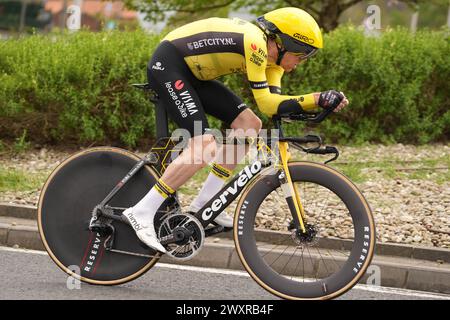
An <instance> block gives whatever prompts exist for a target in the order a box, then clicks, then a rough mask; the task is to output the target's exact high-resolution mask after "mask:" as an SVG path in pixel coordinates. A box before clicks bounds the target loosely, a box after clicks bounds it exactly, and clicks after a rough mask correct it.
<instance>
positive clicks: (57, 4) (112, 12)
mask: <svg viewBox="0 0 450 320" xmlns="http://www.w3.org/2000/svg"><path fill="white" fill-rule="evenodd" d="M44 3H45V10H46V11H49V12H51V13H52V25H53V27H63V26H65V21H66V19H67V13H66V12H67V8H68V7H69V6H71V5H78V6H79V7H80V8H81V14H82V16H81V27H87V28H89V29H90V30H91V31H100V30H102V29H104V28H109V29H113V28H115V27H117V26H118V25H127V24H130V25H131V24H133V23H136V24H138V14H137V13H136V12H135V11H130V10H127V9H126V8H125V6H124V4H123V2H122V1H101V0H70V1H69V0H45V1H44Z"/></svg>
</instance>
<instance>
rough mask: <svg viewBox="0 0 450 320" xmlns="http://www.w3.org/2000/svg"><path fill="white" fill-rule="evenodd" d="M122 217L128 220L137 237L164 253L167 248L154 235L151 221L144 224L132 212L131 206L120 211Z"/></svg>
mask: <svg viewBox="0 0 450 320" xmlns="http://www.w3.org/2000/svg"><path fill="white" fill-rule="evenodd" d="M122 214H123V215H124V217H126V218H127V220H128V222H130V224H131V226H132V227H133V230H134V231H135V232H136V235H137V237H138V238H139V239H140V240H141V241H142V242H143V243H145V244H146V245H147V246H149V247H150V248H153V249H155V250H158V251H160V252H162V253H166V252H167V250H166V249H165V248H164V247H163V246H162V244H161V243H159V240H158V237H157V236H156V232H155V226H154V225H153V223H147V224H144V223H142V222H140V221H138V220H137V219H136V217H135V216H134V214H133V207H131V208H128V209H126V210H125V211H124V212H122Z"/></svg>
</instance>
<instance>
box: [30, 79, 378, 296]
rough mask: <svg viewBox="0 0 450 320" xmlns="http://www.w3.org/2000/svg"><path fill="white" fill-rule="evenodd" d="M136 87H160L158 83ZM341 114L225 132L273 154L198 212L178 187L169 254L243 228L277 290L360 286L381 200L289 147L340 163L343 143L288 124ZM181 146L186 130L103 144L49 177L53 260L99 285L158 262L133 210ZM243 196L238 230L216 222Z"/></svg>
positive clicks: (46, 208)
mask: <svg viewBox="0 0 450 320" xmlns="http://www.w3.org/2000/svg"><path fill="white" fill-rule="evenodd" d="M135 87H138V88H141V89H144V90H147V91H149V90H150V89H149V86H148V84H143V85H135ZM151 93H152V92H151ZM151 100H152V101H153V102H154V103H155V106H156V116H157V121H158V127H157V131H158V136H162V135H164V134H167V114H166V113H165V109H164V106H162V105H161V103H160V102H159V100H158V98H157V96H156V94H155V93H154V92H153V93H152V95H151ZM331 112H332V110H331V109H327V110H324V111H322V112H321V113H301V114H289V115H275V116H274V117H273V118H272V121H273V124H274V127H275V128H276V129H278V130H279V137H278V138H277V140H276V141H275V142H273V141H261V139H250V138H248V139H244V141H243V142H242V140H241V141H237V140H238V139H235V140H234V141H232V142H230V141H228V142H227V141H225V143H255V144H256V146H257V149H258V151H259V153H260V154H262V156H259V157H257V158H256V160H254V161H253V162H252V163H250V164H249V165H247V166H245V167H244V168H243V169H242V170H240V171H239V173H237V174H236V176H234V177H233V178H231V179H230V180H229V182H228V183H227V184H226V185H225V186H224V187H223V189H222V190H220V191H219V192H218V193H217V194H216V195H215V196H214V197H213V198H212V199H211V200H210V201H209V202H208V203H206V204H205V205H204V206H203V208H201V209H200V210H199V211H198V212H197V213H194V214H190V213H187V212H183V208H182V206H181V204H180V201H179V199H178V195H177V194H174V195H173V196H171V197H169V198H168V199H167V200H166V201H165V202H164V203H163V205H162V206H161V207H160V208H159V210H158V212H157V214H156V216H155V221H154V224H155V228H156V231H157V234H158V236H159V239H160V242H161V244H162V245H164V246H165V248H166V249H167V253H166V255H168V256H170V257H171V258H172V259H175V260H182V261H185V260H189V259H192V258H193V257H195V255H196V254H197V253H198V252H199V251H200V250H201V249H202V247H203V246H204V244H205V238H206V237H209V236H212V235H215V234H218V233H221V232H232V233H233V238H234V243H235V249H236V253H237V255H238V256H239V258H240V260H241V262H242V265H243V267H244V268H245V269H246V271H247V272H248V273H249V274H250V276H251V277H252V278H253V279H254V280H255V281H256V282H257V283H258V284H259V285H260V286H262V287H263V288H264V289H266V290H267V291H269V292H270V293H272V294H274V295H276V296H279V297H281V298H285V299H331V298H335V297H337V296H339V295H341V294H343V293H345V292H346V291H348V290H350V289H351V288H352V287H353V286H354V285H355V284H356V283H357V282H358V281H359V280H360V279H361V278H362V277H363V275H364V274H365V271H366V269H367V268H368V266H369V264H370V262H371V260H372V256H373V253H374V247H375V237H376V236H375V224H374V219H373V217H372V213H371V210H370V207H369V205H368V203H367V201H366V199H365V198H364V196H363V195H362V193H361V192H360V191H359V190H358V188H357V187H356V186H355V185H354V184H353V183H352V182H351V181H350V180H349V179H348V178H347V177H346V176H344V175H343V174H341V173H339V172H338V171H336V170H334V169H332V168H331V167H329V166H328V165H326V164H320V163H315V162H308V161H291V160H290V158H291V154H290V151H289V146H290V147H292V148H296V149H299V150H301V151H302V152H306V153H310V154H333V155H334V157H333V159H332V160H334V159H336V158H337V156H338V155H339V153H338V150H337V149H336V148H335V147H331V146H325V147H324V146H323V144H322V140H321V138H320V137H319V136H316V135H307V136H305V137H286V136H284V134H283V127H282V126H283V123H284V122H285V121H306V122H311V123H319V122H321V121H322V120H324V119H325V118H326V117H327V116H328V115H329V114H330V113H331ZM250 140H252V141H250ZM255 141H256V142H255ZM311 144H313V146H311ZM178 146H179V141H177V139H174V138H161V139H159V140H158V143H156V144H155V145H154V146H153V147H152V149H151V150H150V152H149V153H148V154H146V155H145V156H144V157H142V158H140V157H139V156H137V155H136V154H134V153H132V152H130V151H127V150H123V149H119V148H113V147H95V148H88V149H86V150H83V151H81V152H78V153H76V154H74V155H72V156H70V157H69V158H68V159H66V160H65V161H63V162H62V163H61V164H60V165H59V166H58V167H57V168H56V169H55V170H54V171H53V172H52V173H51V175H50V176H49V178H48V179H47V181H46V182H45V185H44V186H43V188H42V192H41V195H40V199H39V205H38V227H39V232H40V235H41V239H42V241H43V243H44V246H45V249H46V250H47V252H48V253H49V255H50V257H51V258H52V259H53V261H54V262H55V263H56V264H57V265H58V266H59V267H60V268H61V269H62V270H63V271H65V272H66V273H68V274H69V275H72V276H74V277H78V278H79V279H81V280H82V281H84V282H87V283H90V284H96V285H118V284H122V283H125V282H127V281H131V280H134V279H136V278H137V277H139V276H141V275H143V274H144V273H145V272H147V271H148V270H149V269H151V268H152V267H153V266H154V265H155V264H156V263H157V262H158V260H159V259H160V257H161V256H162V254H161V253H159V252H156V251H154V250H152V249H150V248H148V247H147V246H145V245H144V244H143V243H142V242H140V241H139V239H138V238H137V236H136V234H135V233H134V231H133V229H132V227H131V226H130V225H129V224H128V222H127V220H126V219H125V218H124V217H123V216H122V212H123V210H125V209H126V208H128V207H130V206H133V205H134V204H136V203H137V202H138V201H139V200H140V199H141V198H142V197H143V196H144V195H145V194H146V193H147V192H148V191H149V190H150V188H151V187H152V186H153V185H154V184H155V183H156V181H157V180H158V179H159V177H160V176H161V175H162V173H163V172H164V169H165V168H166V167H167V165H168V164H169V163H170V161H171V159H173V158H174V157H173V154H174V153H179V152H181V150H179V149H178ZM275 147H276V148H277V149H278V152H273V149H275ZM239 195H241V196H240V198H239V201H238V203H237V205H236V210H235V214H234V225H233V228H232V231H231V230H229V229H226V228H223V227H222V226H220V225H215V224H214V223H213V220H214V219H215V218H216V217H217V216H218V215H219V214H220V213H221V212H222V211H223V210H225V209H226V208H227V207H228V206H229V205H230V204H231V203H232V202H233V201H234V200H235V199H237V198H238V196H239ZM73 266H77V267H78V268H76V269H78V271H79V274H77V272H75V271H74V268H73Z"/></svg>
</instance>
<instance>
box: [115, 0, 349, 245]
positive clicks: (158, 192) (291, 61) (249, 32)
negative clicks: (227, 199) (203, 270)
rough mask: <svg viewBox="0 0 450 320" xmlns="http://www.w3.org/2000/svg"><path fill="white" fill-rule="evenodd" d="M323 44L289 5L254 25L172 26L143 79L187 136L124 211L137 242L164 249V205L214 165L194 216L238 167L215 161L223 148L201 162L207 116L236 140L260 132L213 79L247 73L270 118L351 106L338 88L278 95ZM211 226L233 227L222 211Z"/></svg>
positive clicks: (309, 21)
mask: <svg viewBox="0 0 450 320" xmlns="http://www.w3.org/2000/svg"><path fill="white" fill-rule="evenodd" d="M322 47H323V43H322V34H321V31H320V28H319V26H318V25H317V23H316V21H315V20H314V18H313V17H311V16H310V15H309V14H308V13H307V12H305V11H303V10H301V9H299V8H293V7H289V8H281V9H277V10H274V11H271V12H269V13H267V14H265V15H263V16H261V17H259V18H257V25H254V24H252V23H249V22H247V21H244V20H241V19H237V18H234V19H223V18H209V19H205V20H200V21H197V22H193V23H190V24H187V25H185V26H182V27H180V28H178V29H175V30H174V31H172V32H170V33H169V34H168V35H167V36H166V37H165V38H164V39H163V40H162V41H161V43H160V45H159V46H158V47H157V49H156V50H155V52H154V54H153V56H152V58H151V60H150V61H149V64H148V66H147V75H148V80H149V83H150V85H151V87H152V89H153V90H155V91H156V92H157V94H158V95H159V98H160V99H162V100H163V103H164V105H165V107H166V108H167V111H168V113H169V116H170V117H171V119H172V120H174V121H175V123H176V124H177V125H178V126H179V127H180V128H184V129H186V130H188V131H189V133H190V134H191V137H192V138H191V139H190V140H189V142H188V146H187V148H186V149H185V150H184V151H183V153H182V154H181V155H180V156H179V157H178V158H176V159H175V160H174V161H173V162H172V163H171V164H170V165H169V166H168V167H167V169H166V170H165V172H164V174H163V176H162V177H161V178H160V179H159V180H158V182H157V183H156V184H155V185H154V186H153V188H152V189H151V190H150V191H149V193H148V194H147V195H146V196H145V197H144V198H142V200H140V201H139V202H138V203H137V204H136V205H135V206H133V207H131V208H128V209H127V210H125V211H124V213H123V214H124V216H125V217H127V219H128V220H129V222H130V223H131V225H132V226H133V228H134V230H135V232H136V234H137V236H138V237H139V239H140V240H141V241H143V242H144V243H145V244H147V245H148V246H149V247H152V248H154V249H156V250H158V251H160V252H163V253H164V252H166V250H165V249H164V247H163V246H162V245H161V244H160V243H159V241H158V238H157V236H156V232H155V228H154V226H153V219H154V216H155V214H156V211H157V210H158V208H159V207H160V206H161V204H162V203H163V202H164V200H165V199H166V198H167V197H168V196H170V195H171V194H173V193H174V192H175V190H177V188H179V187H180V186H181V185H182V184H184V183H185V182H186V181H187V180H188V179H189V178H190V177H192V176H193V175H194V174H195V173H196V172H197V171H198V170H200V169H201V168H203V167H205V166H206V165H207V164H208V163H209V162H210V161H212V166H211V171H210V174H209V176H208V177H207V179H206V181H205V182H204V185H203V187H202V189H201V191H200V193H199V195H198V196H197V198H196V199H195V200H194V201H193V202H192V204H191V206H190V211H193V212H197V211H198V210H199V209H200V208H201V207H202V206H203V205H204V204H206V203H207V201H208V200H210V199H211V198H212V197H213V196H214V195H215V194H216V193H217V192H218V191H220V189H221V188H222V187H223V185H224V182H225V180H226V179H227V178H228V177H229V176H230V173H231V171H232V170H233V169H234V168H235V166H236V164H237V162H238V161H237V160H236V159H235V160H236V161H234V163H232V164H230V163H224V161H220V159H222V160H223V159H225V158H226V157H224V153H226V150H225V149H224V148H223V147H221V148H218V150H216V152H215V158H212V157H209V158H204V157H203V152H202V151H203V150H204V149H205V148H208V147H211V146H212V145H215V141H214V136H213V135H212V134H211V133H210V132H209V131H208V129H209V124H208V121H207V118H206V114H210V115H212V116H214V117H216V118H218V119H220V120H222V121H224V122H225V123H227V124H228V125H229V126H230V128H231V129H233V133H232V135H234V136H239V135H242V133H241V132H245V134H246V135H254V136H256V135H257V134H258V132H259V131H260V129H261V120H260V119H259V118H258V117H257V116H256V115H255V114H254V113H253V112H252V111H251V110H250V109H249V108H248V107H247V106H246V105H245V104H244V103H243V101H242V100H241V99H240V98H239V97H237V96H236V95H235V94H234V93H233V92H231V91H230V90H229V89H228V88H227V87H225V86H224V85H223V84H222V83H221V82H219V81H217V80H215V79H216V78H217V77H219V76H222V75H225V74H230V73H234V72H242V73H246V74H247V78H248V81H249V83H250V87H251V89H252V93H253V96H254V98H255V100H256V103H257V105H258V108H259V110H260V111H261V112H263V113H265V114H267V115H269V116H272V115H274V114H287V113H297V112H305V111H306V112H307V111H312V110H315V109H316V108H317V107H322V108H327V107H331V106H335V105H336V104H337V105H338V107H337V108H336V109H335V111H339V110H341V109H342V108H344V107H345V106H346V105H348V100H347V99H346V97H345V95H344V94H343V93H342V92H337V91H335V90H329V91H325V92H317V93H311V94H305V95H298V96H288V95H282V94H281V85H280V83H281V78H282V76H283V73H284V72H285V71H286V72H291V71H292V70H294V69H295V68H296V67H297V65H298V64H299V63H301V62H303V61H305V60H306V59H308V58H310V57H312V56H313V55H314V54H315V53H317V51H318V50H319V49H320V48H322ZM214 221H215V222H216V223H218V224H221V225H223V226H224V227H232V225H233V219H232V218H231V217H230V216H228V215H226V214H225V213H221V214H220V215H219V216H217V218H216V219H215V220H214Z"/></svg>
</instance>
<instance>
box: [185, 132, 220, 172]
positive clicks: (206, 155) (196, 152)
mask: <svg viewBox="0 0 450 320" xmlns="http://www.w3.org/2000/svg"><path fill="white" fill-rule="evenodd" d="M190 146H191V149H192V160H193V161H194V163H195V164H199V165H201V166H202V167H204V166H206V165H207V164H208V163H209V162H210V161H211V159H212V158H213V157H214V155H215V139H214V136H213V135H212V134H204V135H201V136H195V137H193V138H191V144H190Z"/></svg>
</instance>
